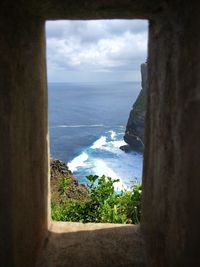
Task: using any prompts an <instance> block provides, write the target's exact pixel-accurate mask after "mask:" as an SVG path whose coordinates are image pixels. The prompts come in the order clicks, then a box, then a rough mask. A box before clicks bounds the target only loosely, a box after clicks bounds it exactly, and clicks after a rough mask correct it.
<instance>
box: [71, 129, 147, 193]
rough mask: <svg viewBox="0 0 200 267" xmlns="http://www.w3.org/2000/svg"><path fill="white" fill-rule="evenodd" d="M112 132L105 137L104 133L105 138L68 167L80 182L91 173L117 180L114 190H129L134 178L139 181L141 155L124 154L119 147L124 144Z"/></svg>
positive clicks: (100, 139)
mask: <svg viewBox="0 0 200 267" xmlns="http://www.w3.org/2000/svg"><path fill="white" fill-rule="evenodd" d="M113 132H114V131H109V132H107V135H106V133H105V136H101V137H100V138H99V139H97V140H96V141H95V142H94V143H93V145H92V146H91V147H88V148H86V149H85V150H84V151H83V153H82V154H80V155H79V156H78V157H76V158H74V159H73V160H72V161H71V162H70V163H69V164H68V166H69V168H70V169H71V170H72V171H74V172H75V175H76V176H77V177H78V179H80V180H81V179H83V177H85V176H86V175H89V174H91V173H93V174H96V175H98V176H102V175H106V176H108V177H111V178H112V179H119V180H120V181H119V182H118V183H116V184H115V190H116V191H121V190H124V189H128V188H130V186H131V185H132V182H134V178H135V177H137V178H138V181H139V182H140V181H141V177H142V154H139V153H124V151H122V150H121V149H119V147H120V146H122V145H125V144H126V143H125V142H124V141H123V139H122V136H121V135H119V134H118V133H116V136H115V137H114V136H113ZM112 137H114V138H115V139H114V140H113V138H112ZM107 152H109V153H107Z"/></svg>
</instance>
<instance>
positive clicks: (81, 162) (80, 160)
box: [67, 152, 88, 172]
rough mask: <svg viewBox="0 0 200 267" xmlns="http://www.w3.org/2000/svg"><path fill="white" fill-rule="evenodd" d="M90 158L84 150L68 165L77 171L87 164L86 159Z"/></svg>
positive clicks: (71, 169)
mask: <svg viewBox="0 0 200 267" xmlns="http://www.w3.org/2000/svg"><path fill="white" fill-rule="evenodd" d="M87 159H88V154H87V153H85V152H83V153H82V154H80V155H79V156H77V157H75V158H74V159H73V160H72V161H70V162H69V163H68V164H67V165H68V167H69V169H70V171H72V172H74V171H77V169H78V168H79V167H84V166H85V161H86V160H87Z"/></svg>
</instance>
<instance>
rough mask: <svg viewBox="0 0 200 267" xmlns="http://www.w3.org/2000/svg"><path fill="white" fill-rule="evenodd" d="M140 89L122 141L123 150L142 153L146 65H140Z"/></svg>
mask: <svg viewBox="0 0 200 267" xmlns="http://www.w3.org/2000/svg"><path fill="white" fill-rule="evenodd" d="M141 76H142V89H141V91H140V93H139V95H138V97H137V99H136V101H135V103H134V105H133V107H132V110H131V112H130V115H129V119H128V122H127V125H126V131H125V135H124V141H125V142H126V143H127V144H128V146H124V147H122V149H123V150H125V151H128V150H136V151H143V149H144V121H145V113H146V92H147V64H146V63H144V64H142V65H141Z"/></svg>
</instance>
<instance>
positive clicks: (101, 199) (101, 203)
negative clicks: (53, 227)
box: [52, 175, 142, 224]
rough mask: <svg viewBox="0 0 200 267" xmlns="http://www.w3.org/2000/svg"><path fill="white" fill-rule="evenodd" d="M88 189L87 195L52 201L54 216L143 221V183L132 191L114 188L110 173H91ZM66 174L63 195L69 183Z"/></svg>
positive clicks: (62, 181) (104, 221) (71, 219)
mask: <svg viewBox="0 0 200 267" xmlns="http://www.w3.org/2000/svg"><path fill="white" fill-rule="evenodd" d="M87 179H88V187H87V191H88V193H87V194H86V195H85V197H84V198H83V199H73V198H66V199H64V200H63V198H62V202H61V203H57V202H52V219H53V220H56V221H72V222H84V223H86V222H101V223H124V224H125V223H133V224H136V223H139V221H140V215H141V194H142V187H141V185H134V186H133V187H132V188H131V190H130V191H121V192H120V193H116V192H115V191H114V183H116V182H117V181H118V180H112V179H111V178H110V177H105V176H102V177H98V176H96V175H90V176H87ZM69 185H70V184H69V181H68V179H66V178H61V179H60V180H59V189H60V190H59V193H60V195H61V196H62V197H63V194H64V192H65V190H66V188H67V187H68V186H69Z"/></svg>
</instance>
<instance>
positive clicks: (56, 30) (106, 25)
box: [46, 20, 147, 82]
mask: <svg viewBox="0 0 200 267" xmlns="http://www.w3.org/2000/svg"><path fill="white" fill-rule="evenodd" d="M46 33H47V66H48V80H49V81H50V82H67V81H69V82H73V81H80V82H86V81H131V80H132V81H133V80H134V81H138V80H140V71H139V70H140V64H141V63H143V62H145V61H146V58H147V21H142V20H107V21H106V20H99V21H55V22H53V21H49V22H47V24H46Z"/></svg>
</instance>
